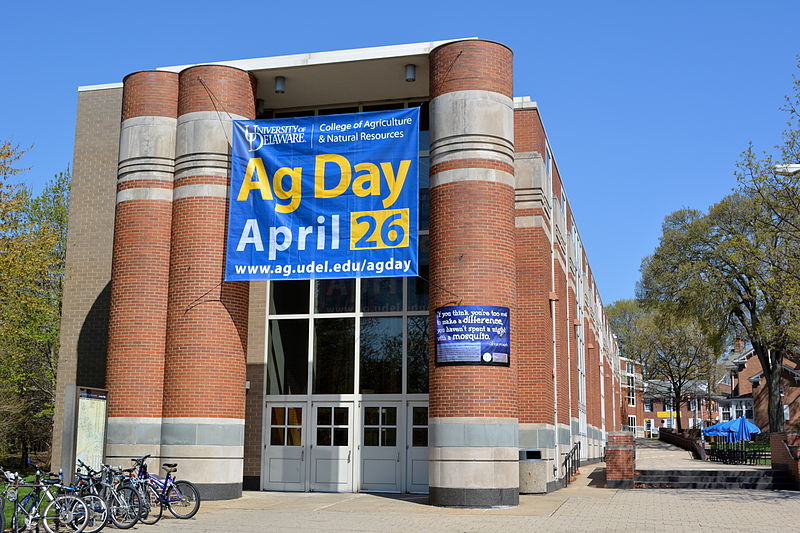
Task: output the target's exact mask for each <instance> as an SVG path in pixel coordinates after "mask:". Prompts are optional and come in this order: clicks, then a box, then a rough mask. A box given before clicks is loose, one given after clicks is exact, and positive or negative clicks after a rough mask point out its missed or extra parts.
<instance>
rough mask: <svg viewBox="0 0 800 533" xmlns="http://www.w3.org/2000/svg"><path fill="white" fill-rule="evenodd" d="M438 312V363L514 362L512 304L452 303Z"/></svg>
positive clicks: (490, 363)
mask: <svg viewBox="0 0 800 533" xmlns="http://www.w3.org/2000/svg"><path fill="white" fill-rule="evenodd" d="M435 315H436V324H435V326H436V364H437V365H494V366H509V365H510V358H509V356H510V351H511V343H510V338H511V332H510V321H511V319H510V317H509V310H508V307H498V306H494V305H449V306H446V307H440V308H438V309H437V310H436V313H435Z"/></svg>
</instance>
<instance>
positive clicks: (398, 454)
mask: <svg viewBox="0 0 800 533" xmlns="http://www.w3.org/2000/svg"><path fill="white" fill-rule="evenodd" d="M397 462H398V463H399V462H400V452H397Z"/></svg>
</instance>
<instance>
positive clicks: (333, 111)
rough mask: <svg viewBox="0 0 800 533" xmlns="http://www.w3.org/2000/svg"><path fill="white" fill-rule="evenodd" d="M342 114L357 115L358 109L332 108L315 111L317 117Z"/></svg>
mask: <svg viewBox="0 0 800 533" xmlns="http://www.w3.org/2000/svg"><path fill="white" fill-rule="evenodd" d="M344 113H358V107H357V106H356V107H334V108H330V109H320V110H319V111H317V114H318V115H342V114H344Z"/></svg>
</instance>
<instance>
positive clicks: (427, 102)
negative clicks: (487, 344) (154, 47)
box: [53, 40, 627, 506]
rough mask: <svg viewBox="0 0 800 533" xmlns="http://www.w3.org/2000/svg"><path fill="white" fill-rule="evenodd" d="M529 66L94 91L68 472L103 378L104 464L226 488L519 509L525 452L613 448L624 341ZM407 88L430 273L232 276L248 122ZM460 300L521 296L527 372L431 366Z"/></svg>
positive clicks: (406, 61)
mask: <svg viewBox="0 0 800 533" xmlns="http://www.w3.org/2000/svg"><path fill="white" fill-rule="evenodd" d="M512 63H513V61H512V52H511V50H509V49H508V48H506V47H505V46H503V45H500V44H497V43H493V42H488V41H480V40H461V41H452V42H432V43H419V44H411V45H400V46H389V47H380V48H368V49H360V50H348V51H341V52H323V53H312V54H301V55H295V56H283V57H268V58H261V59H249V60H240V61H226V62H221V63H215V64H207V65H189V66H178V67H165V68H159V69H157V70H154V71H142V72H135V73H133V74H130V75H128V76H127V77H125V79H124V80H123V82H122V83H112V84H109V85H99V86H90V87H81V88H80V89H79V97H78V118H77V125H76V137H75V162H74V184H73V193H72V203H71V206H70V209H71V210H70V227H69V237H68V251H67V272H66V285H65V294H64V312H63V319H62V338H61V356H60V361H59V370H58V376H59V379H58V385H57V394H58V403H57V410H56V416H55V431H54V439H53V467H54V468H58V467H59V466H60V467H63V468H64V469H65V470H69V469H70V463H71V462H72V461H73V457H74V453H75V438H76V437H75V435H76V432H77V430H76V427H75V426H76V422H75V417H76V415H75V411H76V404H77V402H78V400H76V398H77V395H78V391H79V390H81V389H83V388H96V389H105V390H107V391H108V403H107V410H108V412H107V416H108V422H107V431H106V437H105V450H104V456H105V458H106V460H107V461H108V462H111V463H114V464H117V463H125V462H127V459H128V458H130V457H134V456H138V455H144V454H152V455H153V457H154V460H157V461H159V462H161V461H166V460H168V459H169V460H174V461H177V462H178V463H179V464H180V471H179V473H180V474H181V476H183V477H185V478H187V479H191V480H193V481H195V482H196V483H197V484H198V485H199V486H200V488H201V492H202V493H203V496H204V497H207V498H232V497H236V496H237V495H239V494H240V493H241V491H242V489H243V488H244V489H252V490H259V489H260V490H298V491H388V492H406V491H408V492H423V493H426V492H427V493H429V494H430V501H431V503H434V504H440V505H453V506H464V505H466V506H496V505H513V504H516V503H517V501H518V487H519V479H518V451H519V449H520V448H533V449H536V450H539V451H540V453H541V457H542V458H543V460H544V461H546V462H547V464H548V465H549V466H548V468H547V469H546V472H547V474H546V476H547V479H546V484H547V487H548V489H549V490H552V489H555V488H558V487H559V486H561V484H562V483H563V477H564V473H563V468H562V461H563V457H564V454H565V453H566V452H568V451H570V450H571V449H572V448H573V446H574V445H575V444H576V443H578V442H580V443H581V444H582V446H581V454H582V456H583V458H584V459H587V460H589V459H597V458H600V457H602V456H603V448H604V446H605V443H606V436H607V433H608V432H610V431H615V430H619V429H620V428H621V426H622V425H623V424H625V423H626V422H627V421H626V420H623V419H622V416H621V414H620V413H621V410H620V405H619V402H621V401H622V398H623V396H622V393H621V390H622V389H621V386H622V385H623V384H622V382H621V380H620V374H619V368H620V362H619V360H618V355H617V347H616V343H615V340H614V338H613V336H612V334H611V332H610V330H609V326H608V323H607V321H606V318H605V315H604V312H603V306H602V302H601V300H600V295H599V292H598V288H597V284H596V280H595V278H594V276H593V274H592V271H591V268H590V266H589V263H588V258H587V254H586V252H585V250H584V245H583V242H582V240H581V238H580V234H579V232H578V230H577V228H576V226H575V222H574V218H573V213H572V207H571V205H570V203H569V201H568V199H567V195H566V192H565V189H564V182H563V180H562V177H561V175H560V174H559V169H558V166H557V165H556V162H555V159H554V157H553V152H552V150H551V147H550V144H549V142H548V139H547V135H546V133H545V129H544V126H543V124H542V120H541V116H540V112H539V108H538V106H537V104H536V103H535V102H533V101H531V100H530V99H529V98H527V97H514V94H513V88H512V85H513V84H512V79H513V76H512ZM409 66H412V67H409ZM276 83H277V84H278V85H277V86H276ZM412 106H419V107H420V108H421V117H422V118H421V132H420V139H421V142H420V147H419V149H420V152H419V155H420V213H421V215H420V258H421V259H420V264H421V266H420V277H417V278H383V279H367V278H364V279H336V280H318V281H273V282H266V281H264V282H255V281H254V282H249V283H247V282H225V281H222V279H223V278H222V273H223V269H224V261H225V259H224V257H225V229H226V221H227V219H226V214H227V198H228V192H227V186H228V179H229V157H230V156H229V150H230V139H229V137H230V128H231V121H232V120H237V119H254V118H259V119H261V118H264V119H268V118H286V117H298V116H307V115H327V114H338V113H349V112H360V111H372V110H382V109H396V108H406V107H412ZM115 177H116V179H115ZM453 295H458V301H459V303H460V304H465V305H468V304H476V305H498V306H504V307H508V308H509V309H510V310H511V364H510V366H507V367H502V366H491V367H477V366H438V367H437V366H436V364H435V362H434V359H433V357H434V356H433V342H432V341H431V340H429V338H428V334H427V330H428V323H429V315H430V314H431V313H432V312H433V311H434V310H435V309H436V308H437V307H440V306H443V305H448V304H451V303H452V301H453ZM384 341H388V342H384ZM385 346H395V347H396V350H395V351H396V353H395V352H394V351H393V352H392V353H391V354H390V353H387V352H386V348H385ZM382 347H383V348H382ZM334 378H335V379H334Z"/></svg>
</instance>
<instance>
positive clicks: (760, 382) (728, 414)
mask: <svg viewBox="0 0 800 533" xmlns="http://www.w3.org/2000/svg"><path fill="white" fill-rule="evenodd" d="M724 364H725V365H726V367H727V370H728V374H727V375H726V376H725V378H724V379H723V381H722V383H721V384H720V388H721V389H722V390H723V391H724V392H725V393H726V394H725V398H724V399H721V400H720V401H719V416H720V421H721V422H724V421H726V420H733V419H735V418H739V417H741V416H744V417H746V418H747V419H748V420H749V421H750V422H752V423H754V424H755V425H757V426H758V427H759V428H761V430H762V431H769V415H768V411H767V406H768V404H769V398H768V392H767V382H766V380H765V379H764V372H763V371H762V370H761V362H760V361H759V360H758V357H757V356H756V354H755V352H754V351H753V347H752V346H750V345H749V344H746V343H744V342H743V341H741V340H737V341H736V343H735V344H734V346H733V347H732V348H731V350H730V352H729V353H728V355H727V357H726V358H725V361H724ZM780 386H781V403H782V404H783V421H784V422H783V423H784V430H785V431H797V430H798V429H800V368H798V365H797V363H795V362H794V361H792V360H791V359H788V358H787V359H785V360H784V364H783V371H782V372H781V385H780Z"/></svg>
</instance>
